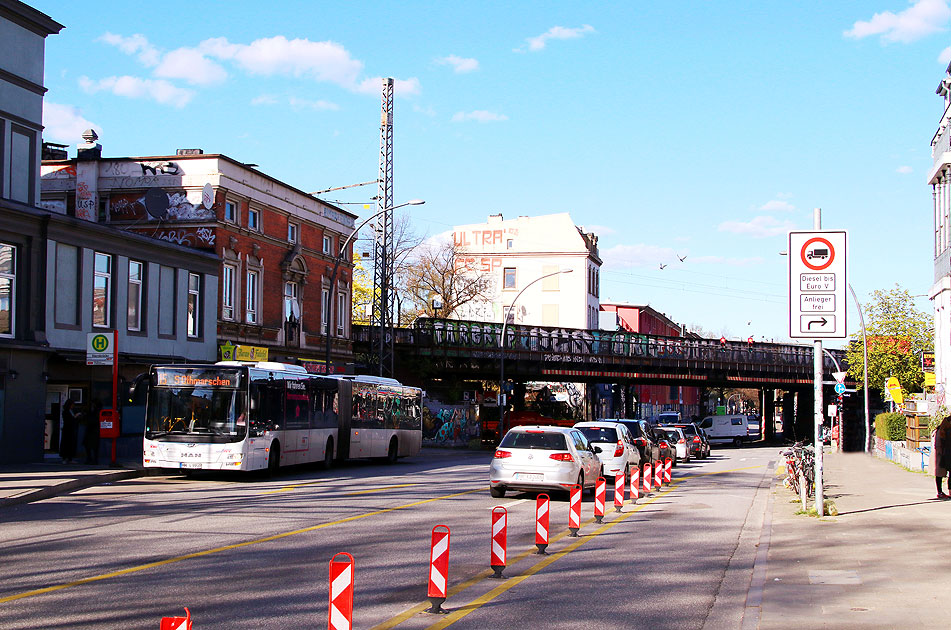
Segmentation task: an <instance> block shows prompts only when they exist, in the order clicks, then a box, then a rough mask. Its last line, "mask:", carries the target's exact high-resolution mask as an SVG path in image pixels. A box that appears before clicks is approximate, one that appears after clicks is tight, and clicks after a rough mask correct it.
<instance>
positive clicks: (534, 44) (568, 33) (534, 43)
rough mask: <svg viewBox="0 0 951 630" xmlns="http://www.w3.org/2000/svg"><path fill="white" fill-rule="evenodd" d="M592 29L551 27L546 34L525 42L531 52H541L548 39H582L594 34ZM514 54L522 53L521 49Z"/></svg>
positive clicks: (588, 25) (589, 26)
mask: <svg viewBox="0 0 951 630" xmlns="http://www.w3.org/2000/svg"><path fill="white" fill-rule="evenodd" d="M594 32H595V31H594V27H593V26H591V25H590V24H585V25H584V26H580V27H577V28H567V27H564V26H553V27H551V28H550V29H548V30H547V31H546V32H544V33H542V34H541V35H537V36H535V37H529V38H527V39H526V40H525V41H527V42H528V49H529V50H532V51H537V50H542V49H544V48H545V46H546V45H548V40H550V39H577V38H579V37H584V36H585V35H587V34H588V33H594ZM515 51H516V52H522V51H523V49H521V48H516V49H515Z"/></svg>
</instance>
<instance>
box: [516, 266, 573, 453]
mask: <svg viewBox="0 0 951 630" xmlns="http://www.w3.org/2000/svg"><path fill="white" fill-rule="evenodd" d="M572 271H574V269H559V270H558V271H553V272H551V273H546V274H545V275H543V276H539V277H537V278H535V279H534V280H532V281H531V282H529V283H528V284H526V285H525V286H524V287H523V288H522V290H521V291H519V292H518V294H517V295H516V296H515V299H514V300H512V303H511V304H509V305H508V308H507V309H505V313H504V317H502V334H501V335H500V336H499V437H500V438H501V437H502V431H503V430H504V429H505V393H504V389H503V388H504V386H505V329H506V327H507V326H508V323H509V315H511V313H512V307H514V306H515V303H516V302H517V301H518V299H519V298H520V297H522V294H523V293H525V291H526V290H527V289H528V287H530V286H532V285H533V284H535V283H536V282H539V281H540V280H544V279H545V278H550V277H552V276H557V275H559V274H562V273H571V272H572Z"/></svg>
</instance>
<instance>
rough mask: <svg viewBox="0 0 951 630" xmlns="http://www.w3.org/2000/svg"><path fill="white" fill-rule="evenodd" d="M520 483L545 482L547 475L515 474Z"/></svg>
mask: <svg viewBox="0 0 951 630" xmlns="http://www.w3.org/2000/svg"><path fill="white" fill-rule="evenodd" d="M515 478H516V479H517V480H518V481H544V480H545V475H543V474H541V473H515Z"/></svg>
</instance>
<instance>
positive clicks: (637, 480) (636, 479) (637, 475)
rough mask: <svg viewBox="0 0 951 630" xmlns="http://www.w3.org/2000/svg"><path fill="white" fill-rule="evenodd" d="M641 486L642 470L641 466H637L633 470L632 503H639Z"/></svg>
mask: <svg viewBox="0 0 951 630" xmlns="http://www.w3.org/2000/svg"><path fill="white" fill-rule="evenodd" d="M640 485H641V469H640V467H639V466H635V467H634V468H632V469H631V503H637V499H638V496H639V495H640V492H638V491H639V490H640V487H639V486H640Z"/></svg>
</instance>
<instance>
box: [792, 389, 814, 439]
mask: <svg viewBox="0 0 951 630" xmlns="http://www.w3.org/2000/svg"><path fill="white" fill-rule="evenodd" d="M813 401H814V396H813V393H812V390H809V391H799V392H796V440H797V441H806V442H808V441H810V440H811V439H812V438H813V434H814V433H815V426H816V425H815V410H814V409H813V406H814V402H813Z"/></svg>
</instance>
